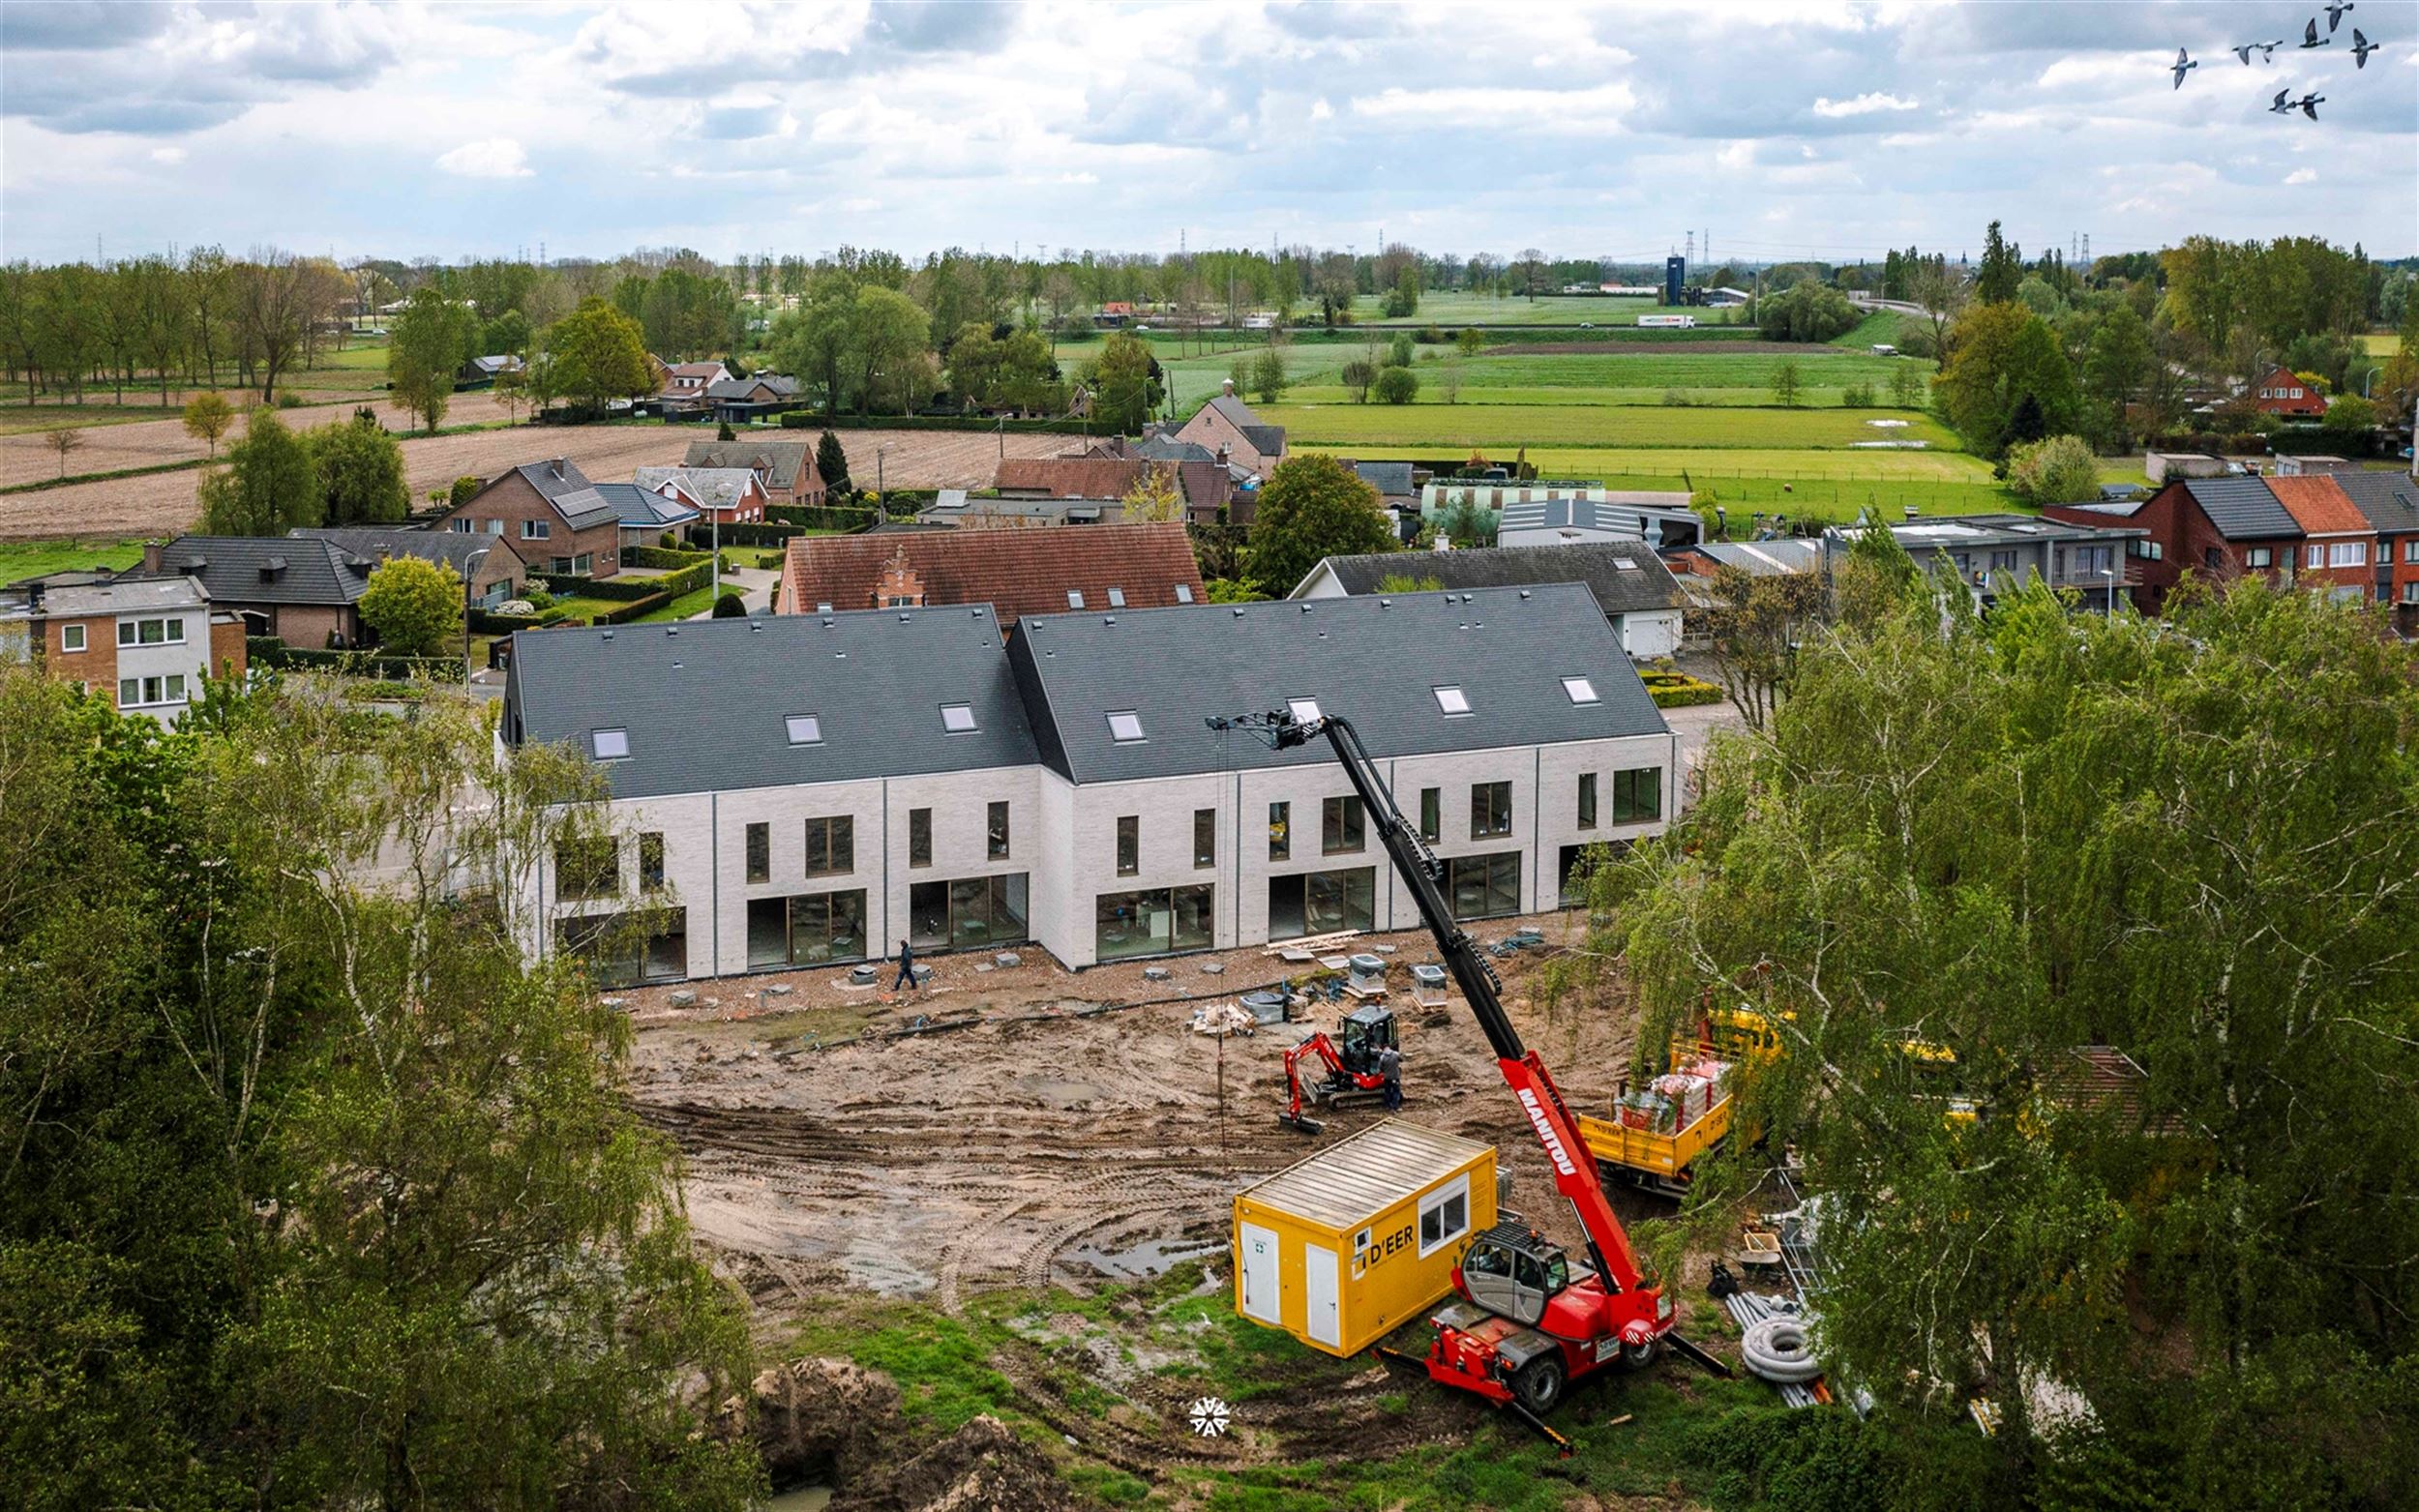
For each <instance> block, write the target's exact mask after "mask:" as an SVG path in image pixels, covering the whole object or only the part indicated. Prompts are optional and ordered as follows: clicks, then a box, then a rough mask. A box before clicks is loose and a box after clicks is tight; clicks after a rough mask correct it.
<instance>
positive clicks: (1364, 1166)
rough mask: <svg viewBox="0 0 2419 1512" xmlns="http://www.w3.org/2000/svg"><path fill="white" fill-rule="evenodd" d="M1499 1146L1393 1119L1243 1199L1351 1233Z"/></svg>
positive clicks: (1278, 1175)
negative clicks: (1350, 1231) (1357, 1227)
mask: <svg viewBox="0 0 2419 1512" xmlns="http://www.w3.org/2000/svg"><path fill="white" fill-rule="evenodd" d="M1493 1149H1494V1146H1492V1145H1488V1144H1481V1143H1479V1142H1478V1141H1476V1140H1465V1139H1463V1138H1462V1137H1461V1136H1460V1135H1458V1134H1447V1133H1445V1132H1444V1131H1443V1130H1440V1129H1424V1128H1421V1127H1420V1126H1419V1125H1418V1124H1416V1123H1405V1122H1403V1121H1402V1120H1401V1119H1399V1118H1389V1119H1387V1120H1385V1121H1384V1122H1382V1123H1375V1124H1372V1125H1370V1126H1369V1127H1368V1128H1366V1129H1363V1130H1361V1131H1360V1132H1359V1134H1356V1135H1353V1136H1352V1137H1351V1138H1349V1139H1344V1140H1339V1141H1336V1142H1335V1143H1334V1144H1332V1145H1330V1146H1329V1147H1328V1148H1326V1149H1323V1150H1321V1151H1320V1152H1319V1153H1318V1154H1316V1155H1313V1156H1311V1157H1310V1158H1309V1159H1307V1160H1301V1161H1297V1162H1295V1163H1294V1164H1293V1165H1291V1166H1288V1167H1286V1168H1285V1169H1284V1170H1283V1171H1278V1172H1277V1173H1276V1174H1275V1175H1273V1176H1270V1177H1269V1178H1268V1179H1267V1180H1266V1181H1263V1182H1261V1183H1259V1184H1258V1185H1257V1186H1250V1187H1245V1188H1244V1189H1243V1190H1242V1192H1241V1193H1240V1194H1239V1195H1240V1196H1243V1197H1247V1198H1249V1199H1251V1200H1252V1201H1255V1202H1258V1203H1260V1204H1261V1205H1262V1206H1265V1207H1273V1208H1275V1209H1277V1210H1278V1211H1279V1212H1283V1213H1287V1214H1290V1215H1292V1216H1294V1217H1296V1218H1299V1219H1301V1220H1302V1221H1304V1222H1306V1223H1313V1224H1317V1225H1319V1226H1321V1227H1322V1228H1327V1229H1335V1230H1344V1229H1350V1228H1353V1227H1355V1226H1357V1225H1359V1224H1363V1223H1366V1222H1368V1221H1369V1220H1370V1219H1372V1218H1375V1217H1376V1216H1378V1214H1380V1213H1383V1212H1385V1211H1386V1210H1387V1209H1388V1208H1389V1207H1392V1206H1394V1205H1395V1204H1396V1203H1398V1202H1402V1201H1407V1200H1409V1199H1410V1198H1412V1197H1415V1196H1417V1195H1419V1193H1421V1192H1424V1191H1426V1190H1427V1189H1428V1188H1429V1187H1431V1186H1434V1185H1435V1184H1436V1183H1437V1182H1439V1181H1442V1180H1444V1179H1445V1178H1446V1177H1448V1176H1449V1175H1451V1174H1452V1173H1453V1172H1454V1171H1459V1170H1460V1169H1461V1168H1462V1167H1464V1166H1467V1165H1469V1164H1470V1163H1471V1162H1472V1161H1474V1160H1476V1159H1478V1157H1479V1156H1481V1155H1486V1154H1490V1153H1492V1152H1493Z"/></svg>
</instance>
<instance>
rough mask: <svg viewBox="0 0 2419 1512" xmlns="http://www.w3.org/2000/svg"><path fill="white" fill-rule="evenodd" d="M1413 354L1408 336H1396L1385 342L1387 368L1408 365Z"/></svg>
mask: <svg viewBox="0 0 2419 1512" xmlns="http://www.w3.org/2000/svg"><path fill="white" fill-rule="evenodd" d="M1413 355H1414V354H1413V352H1412V347H1411V338H1410V337H1408V336H1398V337H1396V338H1394V340H1392V341H1389V342H1388V343H1387V344H1386V366H1388V367H1389V368H1408V367H1410V366H1411V359H1412V357H1413Z"/></svg>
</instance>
